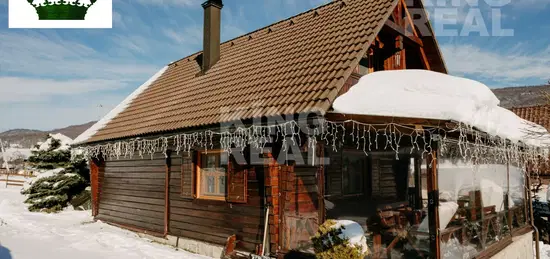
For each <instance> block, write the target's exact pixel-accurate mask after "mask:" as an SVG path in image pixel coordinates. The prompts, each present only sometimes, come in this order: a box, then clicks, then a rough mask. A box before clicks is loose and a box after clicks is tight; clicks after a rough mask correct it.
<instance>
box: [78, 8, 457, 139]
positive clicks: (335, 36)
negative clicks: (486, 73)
mask: <svg viewBox="0 0 550 259" xmlns="http://www.w3.org/2000/svg"><path fill="white" fill-rule="evenodd" d="M398 2H399V1H398V0H370V1H365V0H340V1H332V2H331V3H328V4H326V5H323V6H321V7H318V8H316V9H313V10H310V11H308V12H305V13H302V14H299V15H297V16H294V17H292V18H289V19H286V20H283V21H280V22H278V23H275V24H273V25H270V26H268V27H265V28H262V29H259V30H257V31H254V32H252V33H249V34H246V35H244V36H241V37H238V38H236V39H233V40H230V41H228V42H225V43H222V45H221V58H220V60H219V61H218V63H216V65H215V66H214V67H213V68H211V69H210V70H209V71H208V72H207V73H206V74H204V75H201V74H200V71H201V68H200V65H199V63H198V62H197V60H198V59H200V57H199V56H200V55H201V52H199V53H195V54H193V55H191V56H189V57H187V58H183V59H180V60H178V61H176V62H173V63H171V64H170V65H169V66H168V68H167V69H166V71H163V72H162V75H160V77H158V79H157V80H155V81H154V82H153V83H152V84H151V85H150V86H148V87H147V88H146V89H145V90H143V92H140V93H139V94H137V96H136V97H132V98H130V99H129V104H128V105H126V104H125V105H123V106H124V109H123V111H121V112H119V113H118V112H117V113H116V115H115V116H113V118H112V119H110V120H109V121H108V122H105V123H104V124H103V125H99V126H98V127H96V129H95V130H97V132H95V130H94V132H95V134H93V135H92V134H90V135H92V136H91V137H90V138H86V140H84V141H83V143H86V142H87V143H90V142H98V141H105V140H112V139H118V138H126V137H134V136H141V135H146V134H147V135H149V134H154V133H161V132H169V131H175V130H180V129H183V128H189V127H198V126H204V125H211V124H217V123H221V122H229V121H235V120H244V119H251V118H258V117H263V116H268V117H269V116H275V115H282V114H296V113H307V112H312V111H318V112H321V113H322V114H323V113H325V112H326V111H327V110H328V109H329V108H330V106H331V104H332V102H333V101H334V99H335V98H336V96H337V94H338V92H339V91H340V89H341V88H342V86H343V85H344V83H345V81H346V79H347V78H348V77H349V76H350V75H351V73H352V71H353V69H354V68H355V67H356V66H357V65H358V63H359V61H360V59H361V57H363V56H364V55H365V53H366V51H367V49H368V47H369V45H370V44H371V43H372V41H373V40H374V38H375V37H376V35H377V34H378V32H379V31H380V30H381V28H382V27H383V25H384V23H385V21H386V20H387V19H388V17H389V16H390V15H391V12H392V10H393V9H394V8H395V6H396V5H397V3H398ZM417 2H418V3H416V4H417V5H421V3H420V1H417ZM420 7H421V6H420ZM421 8H422V7H421ZM430 28H431V27H430ZM430 30H431V29H430ZM431 35H433V33H432V34H431ZM431 35H430V36H424V37H421V39H422V40H423V41H424V43H425V49H426V52H427V53H426V54H427V56H428V59H429V62H430V64H431V63H432V62H433V65H432V70H435V71H439V72H444V73H446V68H445V65H444V62H443V59H442V58H441V54H440V52H439V48H438V47H437V42H436V41H435V39H434V37H432V36H431ZM198 57H199V58H198Z"/></svg>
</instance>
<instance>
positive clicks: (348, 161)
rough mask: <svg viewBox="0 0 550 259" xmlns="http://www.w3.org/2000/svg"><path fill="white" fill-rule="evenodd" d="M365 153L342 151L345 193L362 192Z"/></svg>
mask: <svg viewBox="0 0 550 259" xmlns="http://www.w3.org/2000/svg"><path fill="white" fill-rule="evenodd" d="M366 159H367V157H366V156H365V154H357V153H356V152H354V153H349V152H345V151H344V157H343V163H342V168H343V190H344V192H345V193H346V194H362V193H363V175H364V174H366V173H367V172H366V168H365V161H366Z"/></svg>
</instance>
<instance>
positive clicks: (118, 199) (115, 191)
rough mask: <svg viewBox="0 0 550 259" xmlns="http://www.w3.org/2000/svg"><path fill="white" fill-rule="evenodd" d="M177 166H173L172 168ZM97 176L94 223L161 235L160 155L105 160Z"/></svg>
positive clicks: (162, 177) (162, 178) (163, 169)
mask: <svg viewBox="0 0 550 259" xmlns="http://www.w3.org/2000/svg"><path fill="white" fill-rule="evenodd" d="M175 166H177V165H175ZM102 169H103V170H100V173H99V199H100V201H99V211H98V215H97V216H96V218H97V219H100V220H103V221H106V222H112V223H115V224H119V225H123V226H128V227H131V228H135V229H140V230H144V231H148V232H153V233H158V234H161V233H163V232H164V213H165V193H164V190H165V186H164V184H165V178H166V176H165V173H166V160H165V156H164V155H163V154H155V156H154V157H153V159H150V157H146V158H141V157H134V158H133V159H121V160H107V161H105V166H104V167H103V168H102Z"/></svg>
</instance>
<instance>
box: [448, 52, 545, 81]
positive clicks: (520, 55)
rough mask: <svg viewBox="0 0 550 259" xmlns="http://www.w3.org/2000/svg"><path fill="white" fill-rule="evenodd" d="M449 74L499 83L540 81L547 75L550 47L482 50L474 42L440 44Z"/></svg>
mask: <svg viewBox="0 0 550 259" xmlns="http://www.w3.org/2000/svg"><path fill="white" fill-rule="evenodd" d="M441 49H442V51H443V56H444V57H445V61H446V63H447V66H448V68H449V70H450V72H451V73H453V74H459V75H466V76H476V77H480V78H484V79H490V80H492V81H497V82H501V83H502V84H504V85H506V84H508V85H510V84H522V83H521V82H522V81H523V82H524V81H527V80H534V79H535V80H537V81H540V82H541V83H543V82H546V81H547V80H548V79H549V78H550V47H549V48H547V49H544V50H540V51H538V52H534V53H525V52H518V51H516V50H518V48H511V49H510V50H508V51H506V50H504V51H501V52H497V51H493V50H485V49H481V48H479V47H476V46H473V45H453V44H444V45H441Z"/></svg>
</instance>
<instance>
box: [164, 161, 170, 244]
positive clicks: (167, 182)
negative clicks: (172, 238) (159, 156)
mask: <svg viewBox="0 0 550 259" xmlns="http://www.w3.org/2000/svg"><path fill="white" fill-rule="evenodd" d="M171 153H172V152H170V150H168V151H167V152H166V175H165V178H164V236H167V235H168V230H169V223H170V169H171V168H172V154H171Z"/></svg>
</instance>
